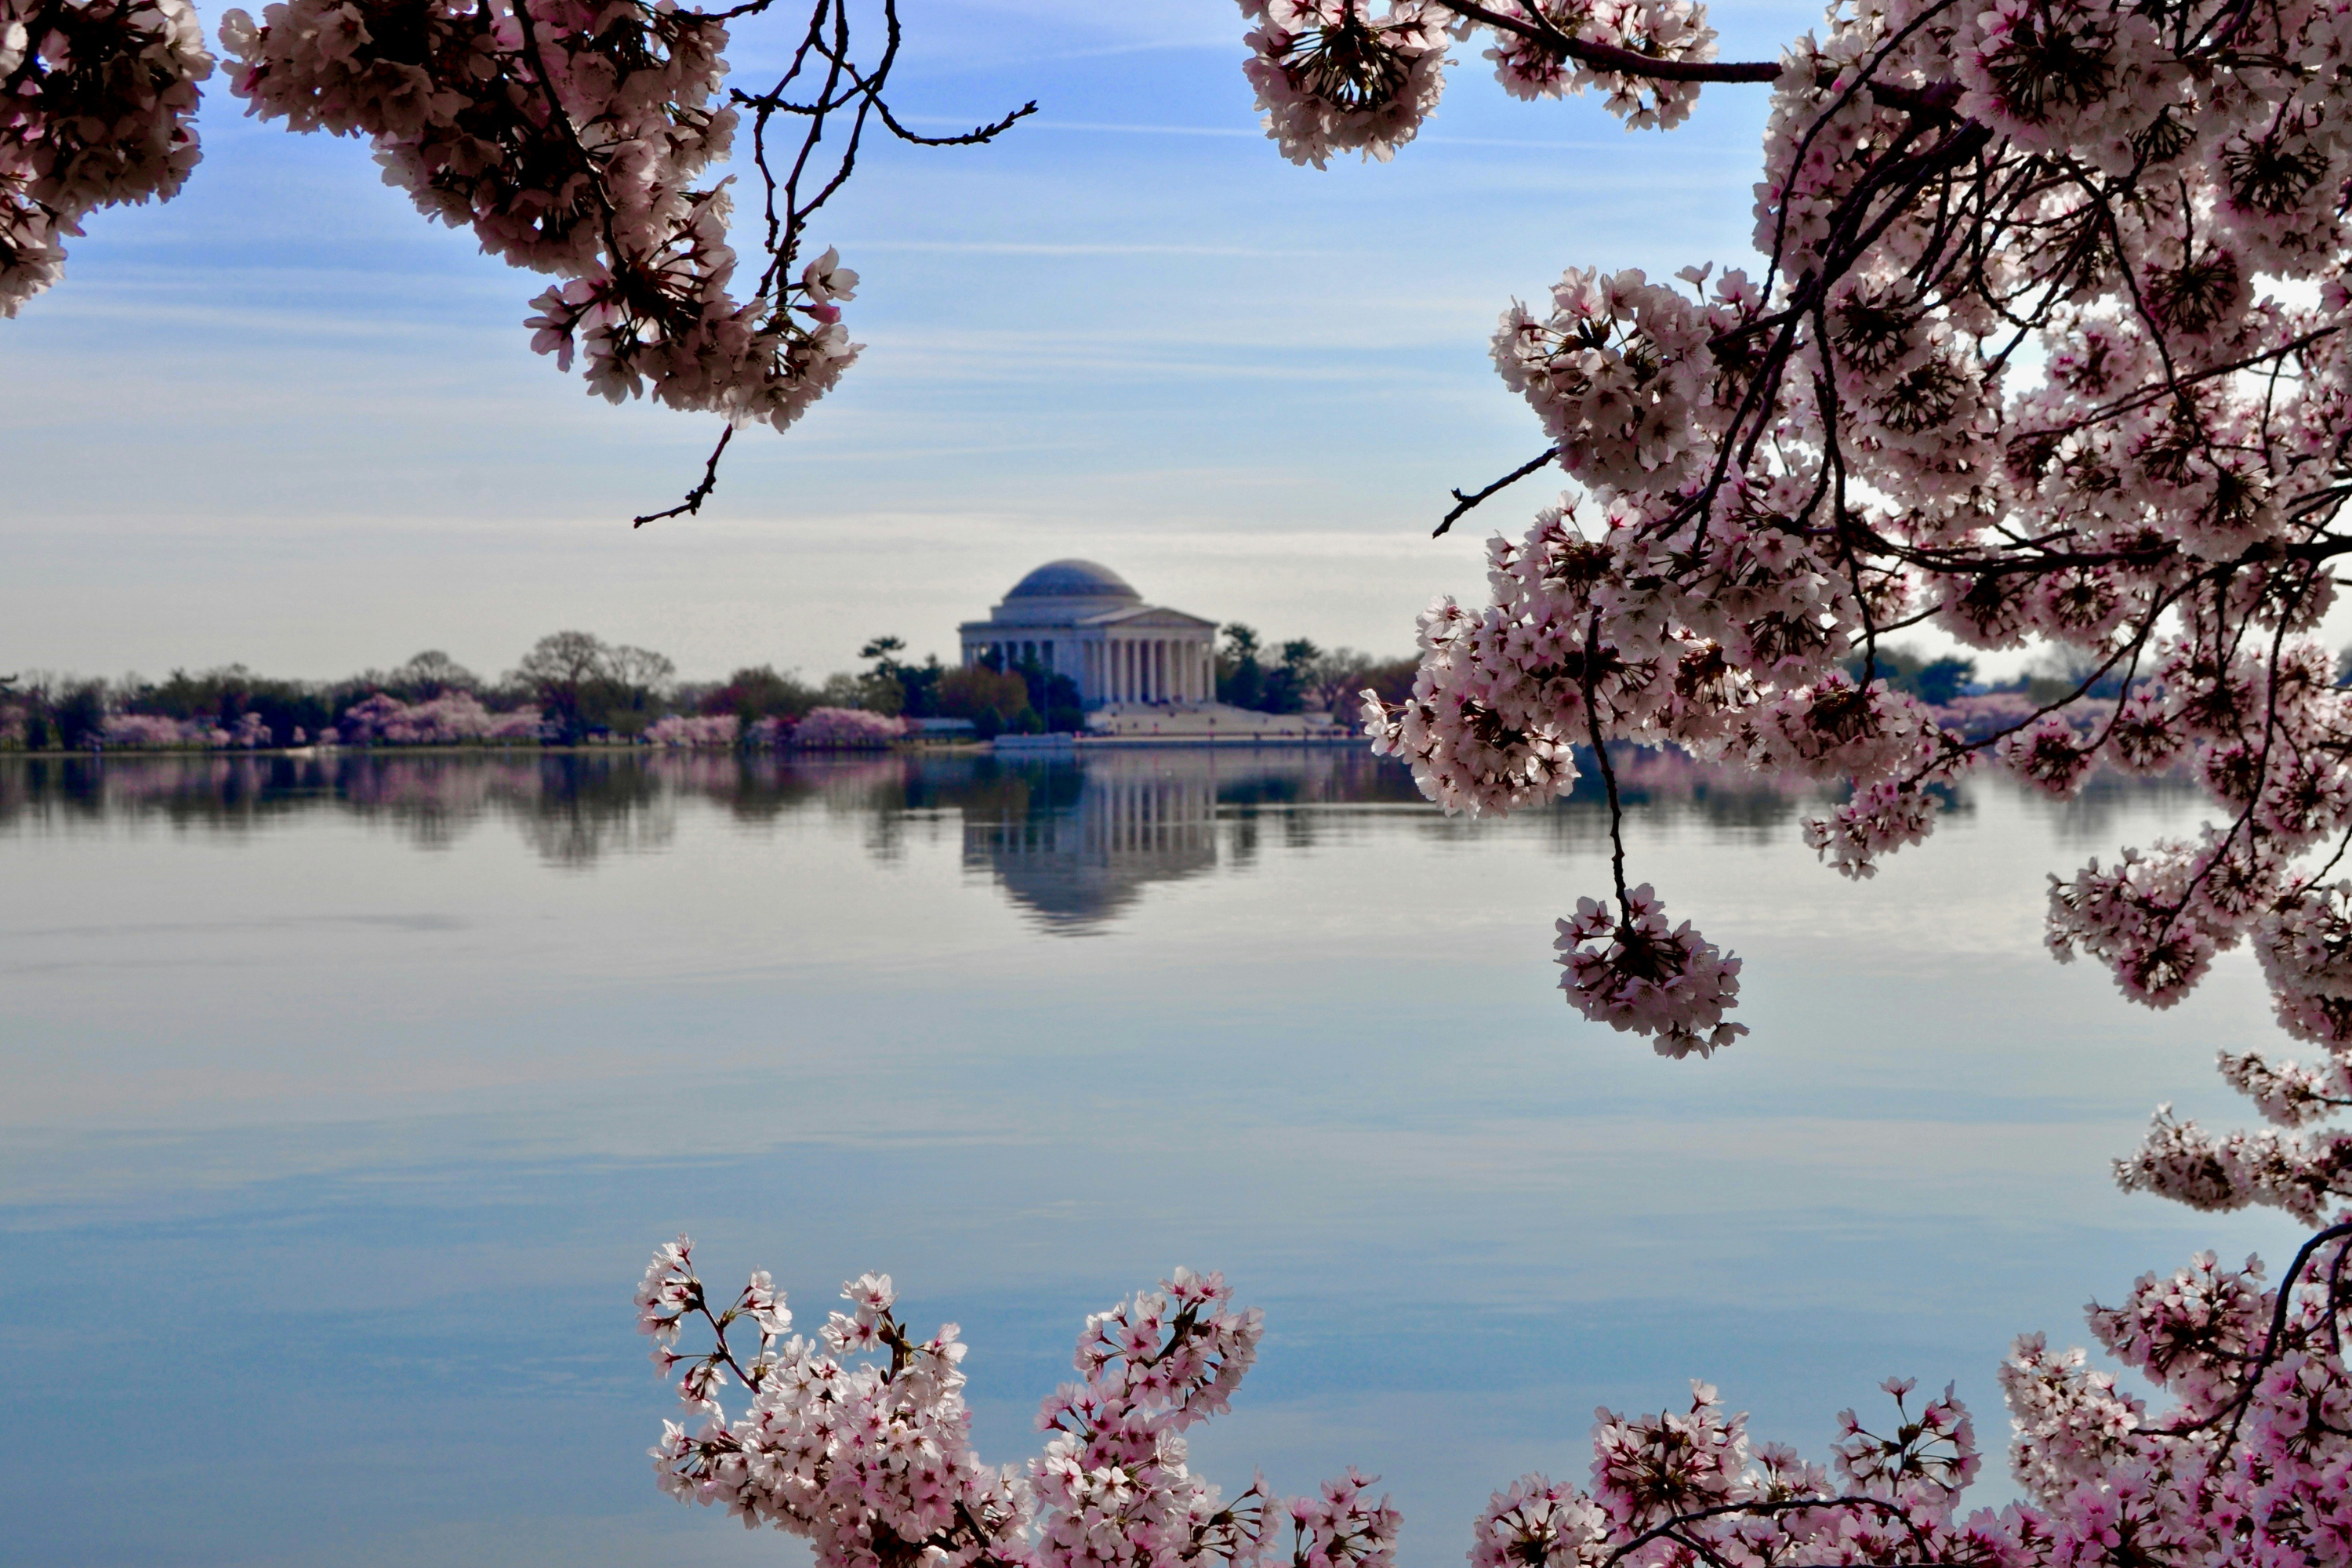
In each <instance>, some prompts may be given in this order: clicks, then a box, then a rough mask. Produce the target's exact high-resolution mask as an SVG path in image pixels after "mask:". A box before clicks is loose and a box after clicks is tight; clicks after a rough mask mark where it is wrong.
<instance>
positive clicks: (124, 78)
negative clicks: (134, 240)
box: [0, 0, 213, 316]
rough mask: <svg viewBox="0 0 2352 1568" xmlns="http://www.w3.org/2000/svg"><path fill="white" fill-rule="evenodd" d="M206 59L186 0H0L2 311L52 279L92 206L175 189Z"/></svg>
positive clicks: (194, 151)
mask: <svg viewBox="0 0 2352 1568" xmlns="http://www.w3.org/2000/svg"><path fill="white" fill-rule="evenodd" d="M212 69H213V58H212V56H211V55H210V54H208V53H206V52H205V44H204V33H203V30H202V28H201V27H200V26H198V24H197V20H196V14H195V10H194V7H193V6H191V5H188V4H187V3H186V0H0V316H14V315H15V314H16V312H17V310H19V309H20V308H21V307H22V306H23V305H24V303H25V301H26V300H29V299H31V298H32V297H33V296H34V295H36V294H37V293H39V292H40V291H41V290H43V289H47V288H48V287H49V286H50V285H51V284H53V283H55V282H56V281H57V280H58V277H59V276H60V275H61V273H62V272H63V270H64V268H65V259H66V249H65V240H66V239H67V238H68V237H72V236H75V235H79V234H80V233H81V232H82V231H81V220H82V218H83V217H84V216H86V215H87V214H89V212H90V211H91V210H92V209H93V208H96V207H100V206H110V205H117V204H121V203H139V202H145V201H149V200H169V199H170V198H171V197H172V196H173V195H175V194H176V193H177V192H178V191H179V188H180V185H181V183H182V182H183V181H184V180H185V179H186V178H187V177H188V172H189V171H190V170H191V169H193V168H194V167H195V165H196V160H197V157H198V156H199V149H198V146H197V142H196V128H195V112H196V104H197V97H198V88H197V85H196V84H197V83H199V82H201V81H203V80H204V79H205V78H206V77H208V76H210V75H211V74H212Z"/></svg>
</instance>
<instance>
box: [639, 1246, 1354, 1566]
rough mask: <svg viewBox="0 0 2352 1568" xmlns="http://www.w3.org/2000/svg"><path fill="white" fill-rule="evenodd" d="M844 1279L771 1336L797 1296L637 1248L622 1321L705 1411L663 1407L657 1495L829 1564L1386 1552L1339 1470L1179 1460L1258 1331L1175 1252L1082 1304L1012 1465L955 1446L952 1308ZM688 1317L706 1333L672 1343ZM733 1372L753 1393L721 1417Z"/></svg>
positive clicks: (1250, 1357)
mask: <svg viewBox="0 0 2352 1568" xmlns="http://www.w3.org/2000/svg"><path fill="white" fill-rule="evenodd" d="M842 1296H843V1298H844V1300H846V1301H847V1302H848V1303H849V1306H850V1310H849V1311H847V1312H840V1311H836V1312H834V1313H833V1314H832V1315H831V1316H830V1318H829V1319H828V1320H827V1321H826V1323H825V1325H824V1328H823V1329H821V1330H819V1331H818V1332H817V1335H816V1336H815V1338H814V1340H810V1339H804V1338H803V1337H801V1336H798V1335H792V1337H790V1338H787V1337H786V1336H787V1335H789V1334H791V1330H792V1324H793V1318H792V1313H791V1311H790V1310H789V1309H788V1308H787V1307H786V1305H785V1303H784V1300H783V1297H782V1294H781V1293H779V1292H778V1291H776V1290H775V1289H774V1287H773V1284H772V1280H771V1279H770V1277H769V1276H768V1275H767V1274H766V1273H764V1272H762V1273H756V1274H753V1275H752V1276H751V1279H750V1282H749V1283H748V1284H747V1285H745V1286H744V1288H743V1289H741V1290H740V1291H739V1292H738V1293H737V1294H736V1296H735V1297H734V1299H733V1300H731V1301H728V1302H724V1303H721V1302H718V1301H714V1300H712V1299H711V1298H710V1297H709V1296H708V1295H707V1294H706V1293H705V1291H704V1288H703V1284H702V1281H701V1279H700V1278H699V1277H698V1275H697V1273H696V1272H695V1264H694V1250H693V1244H692V1243H691V1242H690V1241H689V1240H688V1239H687V1238H686V1237H679V1238H678V1239H677V1241H676V1242H674V1243H671V1244H669V1245H667V1246H664V1247H661V1248H660V1249H659V1250H657V1251H656V1253H655V1254H654V1257H653V1261H652V1262H651V1263H650V1264H649V1265H648V1266H647V1268H646V1275H645V1279H644V1280H643V1282H642V1283H641V1284H640V1285H639V1287H638V1289H637V1299H636V1300H637V1327H638V1330H639V1331H640V1332H643V1333H646V1334H649V1335H651V1336H653V1338H654V1340H655V1349H654V1362H655V1364H656V1366H658V1367H659V1368H660V1369H661V1371H662V1373H663V1375H665V1376H669V1375H672V1374H675V1375H676V1376H677V1380H678V1381H677V1387H678V1396H679V1398H680V1399H681V1400H683V1401H684V1402H685V1403H686V1404H687V1405H689V1406H691V1407H693V1408H694V1409H696V1410H698V1411H699V1412H701V1413H702V1415H703V1417H704V1419H703V1421H702V1424H701V1426H700V1427H699V1429H698V1430H695V1431H688V1429H687V1427H686V1426H684V1425H682V1424H680V1423H677V1422H665V1423H664V1424H663V1434H662V1439H661V1441H660V1442H659V1443H658V1444H656V1446H655V1447H654V1449H653V1450H652V1453H653V1459H654V1468H655V1472H656V1476H657V1478H658V1479H659V1480H660V1484H661V1486H662V1488H663V1489H664V1490H665V1491H667V1492H668V1493H669V1494H670V1495H672V1496H674V1497H677V1498H680V1499H682V1500H693V1501H697V1502H701V1503H706V1504H709V1505H713V1506H720V1507H724V1508H726V1509H727V1510H729V1512H730V1514H732V1515H734V1516H736V1517H738V1518H740V1519H741V1520H742V1521H744V1522H745V1523H746V1524H747V1525H759V1524H767V1525H772V1526H773V1527H775V1528H777V1529H781V1530H784V1531H789V1532H791V1533H793V1534H796V1535H801V1536H804V1537H806V1538H807V1539H808V1541H809V1542H810V1544H811V1545H812V1547H813V1548H814V1551H815V1553H816V1561H817V1562H818V1563H820V1564H823V1565H824V1568H904V1565H905V1564H907V1563H913V1562H929V1563H941V1564H948V1565H951V1568H966V1565H969V1564H991V1565H1002V1568H1184V1565H1187V1564H1194V1563H1206V1562H1210V1561H1221V1562H1223V1563H1234V1564H1243V1565H1245V1568H1258V1565H1260V1564H1265V1565H1266V1568H1271V1565H1272V1564H1274V1563H1277V1562H1286V1563H1290V1564H1291V1565H1292V1568H1393V1562H1394V1558H1393V1547H1394V1544H1395V1541H1396V1527H1397V1517H1396V1513H1395V1510H1392V1509H1391V1508H1390V1507H1389V1506H1388V1503H1387V1500H1386V1499H1382V1500H1380V1501H1378V1502H1374V1501H1371V1500H1369V1499H1367V1498H1366V1497H1365V1495H1364V1489H1365V1487H1366V1486H1367V1485H1369V1484H1370V1483H1369V1482H1368V1481H1367V1480H1366V1479H1365V1478H1364V1477H1362V1476H1360V1475H1359V1474H1357V1473H1356V1472H1355V1471H1353V1470H1349V1472H1348V1473H1347V1474H1346V1476H1344V1477H1343V1478H1341V1479H1337V1480H1334V1481H1329V1482H1327V1483H1325V1485H1324V1487H1323V1489H1322V1490H1321V1493H1320V1495H1319V1496H1315V1497H1302V1498H1295V1499H1289V1500H1285V1499H1282V1498H1278V1497H1276V1496H1274V1495H1273V1494H1272V1493H1270V1492H1269V1491H1268V1490H1267V1489H1266V1486H1265V1479H1264V1478H1263V1477H1260V1478H1259V1479H1257V1480H1256V1481H1255V1482H1254V1483H1253V1484H1252V1485H1251V1486H1250V1487H1249V1488H1248V1489H1245V1490H1244V1491H1243V1492H1242V1493H1241V1494H1240V1495H1239V1496H1238V1497H1236V1498H1234V1500H1231V1501H1230V1502H1228V1501H1225V1500H1223V1498H1222V1497H1221V1495H1220V1493H1219V1491H1218V1489H1216V1488H1215V1487H1214V1486H1212V1485H1210V1484H1209V1483H1207V1482H1205V1481H1203V1480H1202V1479H1200V1478H1198V1477H1196V1476H1195V1475H1193V1474H1192V1471H1191V1470H1190V1469H1189V1468H1187V1464H1186V1453H1185V1442H1184V1437H1183V1436H1182V1434H1183V1432H1184V1431H1185V1430H1186V1429H1187V1428H1188V1427H1191V1426H1197V1425H1198V1424H1200V1423H1201V1422H1202V1421H1206V1420H1208V1419H1210V1418H1211V1417H1212V1416H1215V1415H1222V1414H1223V1413H1224V1412H1225V1411H1226V1410H1227V1409H1228V1408H1230V1406H1231V1404H1232V1400H1233V1396H1234V1391H1235V1390H1236V1389H1238V1388H1239V1387H1240V1385H1241V1381H1242V1378H1243V1376H1244V1374H1245V1373H1247V1372H1248V1371H1249V1368H1250V1364H1251V1363H1252V1362H1253V1361H1254V1360H1255V1357H1256V1354H1257V1345H1258V1341H1259V1340H1260V1338H1261V1337H1262V1336H1263V1334H1264V1332H1265V1329H1264V1322H1263V1320H1262V1319H1261V1317H1260V1315H1259V1314H1258V1312H1257V1311H1256V1310H1255V1309H1250V1310H1235V1309H1234V1305H1233V1296H1232V1292H1231V1291H1230V1290H1229V1289H1227V1288H1226V1286H1225V1283H1224V1280H1223V1277H1222V1276H1219V1275H1214V1274H1212V1275H1207V1276H1202V1275H1196V1274H1193V1273H1192V1272H1191V1271H1189V1270H1186V1269H1181V1268H1180V1269H1178V1270H1176V1272H1175V1273H1174V1274H1173V1275H1172V1276H1171V1277H1170V1278H1169V1279H1165V1280H1162V1281H1161V1282H1160V1289H1157V1290H1151V1291H1144V1292H1142V1293H1139V1294H1138V1295H1137V1296H1135V1297H1133V1298H1131V1299H1130V1300H1126V1301H1122V1302H1120V1303H1119V1304H1118V1306H1116V1307H1114V1308H1112V1309H1111V1310H1109V1311H1107V1312H1100V1313H1097V1314H1095V1315H1094V1316H1092V1317H1090V1318H1088V1319H1087V1326H1086V1331H1085V1332H1084V1333H1083V1334H1081V1335H1080V1336H1079V1339H1078V1345H1077V1352H1076V1367H1077V1371H1078V1373H1079V1377H1080V1381H1079V1382H1077V1383H1076V1384H1066V1385H1065V1386H1063V1387H1062V1388H1060V1389H1058V1390H1056V1391H1055V1393H1054V1394H1051V1395H1049V1396H1048V1397H1047V1398H1046V1399H1045V1403H1044V1405H1043V1406H1042V1407H1041V1408H1040V1409H1039V1412H1038V1416H1037V1424H1038V1426H1039V1427H1040V1428H1041V1429H1042V1430H1045V1431H1047V1432H1050V1433H1052V1434H1053V1436H1052V1437H1051V1438H1050V1439H1049V1440H1048V1441H1047V1444H1046V1447H1045V1452H1044V1453H1043V1454H1042V1455H1040V1456H1038V1457H1037V1458H1034V1459H1032V1460H1031V1461H1030V1462H1029V1464H1028V1466H1027V1467H1026V1470H1025V1473H1024V1470H1023V1469H1021V1468H1013V1467H1006V1468H1003V1469H992V1468H989V1467H987V1466H985V1465H983V1464H982V1463H981V1462H980V1460H979V1459H978V1458H977V1457H976V1456H975V1455H974V1453H973V1452H972V1449H971V1442H970V1438H969V1434H968V1426H969V1423H970V1416H969V1413H968V1411H967V1410H966V1407H965V1405H964V1403H963V1397H962V1389H963V1385H964V1375H963V1373H962V1372H961V1370H960V1363H961V1361H962V1359H963V1354H964V1346H963V1344H962V1342H961V1339H960V1338H959V1337H958V1332H957V1330H956V1327H955V1325H953V1324H948V1325H946V1326H945V1327H943V1328H941V1329H940V1331H939V1332H938V1333H936V1334H934V1335H932V1336H931V1337H930V1338H929V1339H928V1340H922V1341H918V1340H916V1339H915V1338H914V1337H913V1336H912V1335H911V1334H910V1333H908V1331H907V1330H906V1328H905V1327H904V1326H903V1325H902V1324H901V1323H900V1322H899V1321H898V1318H897V1316H896V1314H895V1310H894V1309H895V1307H896V1303H897V1293H896V1290H895V1289H894V1287H893V1285H892V1283H891V1279H890V1277H889V1276H888V1275H887V1274H867V1275H863V1276H861V1277H860V1278H858V1279H854V1280H851V1281H850V1282H849V1283H848V1284H846V1285H845V1286H843V1287H842ZM746 1320H748V1321H749V1322H750V1324H751V1328H752V1329H753V1330H754V1331H756V1332H757V1335H758V1339H759V1349H758V1351H757V1352H754V1353H751V1354H748V1355H746V1356H744V1357H741V1358H740V1359H739V1357H738V1356H737V1354H736V1352H735V1349H734V1347H733V1345H732V1344H731V1343H730V1339H729V1332H730V1329H731V1328H733V1327H734V1325H736V1324H737V1323H738V1322H739V1321H746ZM688 1327H693V1328H695V1329H698V1330H699V1331H702V1332H703V1333H705V1334H707V1335H708V1337H709V1348H708V1349H706V1350H701V1351H698V1352H694V1353H681V1352H679V1350H678V1349H677V1344H678V1340H679V1338H680V1335H681V1333H682V1332H683V1331H685V1330H687V1329H688ZM861 1356H862V1357H866V1358H867V1359H866V1360H865V1361H863V1362H856V1361H853V1360H852V1358H855V1357H861ZM681 1368H682V1369H683V1370H682V1371H681V1370H680V1369H681ZM730 1377H731V1379H732V1384H734V1385H740V1386H742V1387H745V1388H747V1389H748V1390H749V1391H750V1394H751V1401H750V1405H749V1408H748V1410H747V1411H746V1412H745V1413H744V1415H741V1416H740V1417H739V1418H737V1419H735V1420H733V1421H731V1422H730V1420H729V1419H728V1418H727V1415H726V1413H725V1410H724V1408H723V1407H722V1405H720V1403H719V1395H720V1394H721V1393H722V1392H723V1391H724V1390H725V1389H727V1388H728V1387H729V1386H730Z"/></svg>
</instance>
